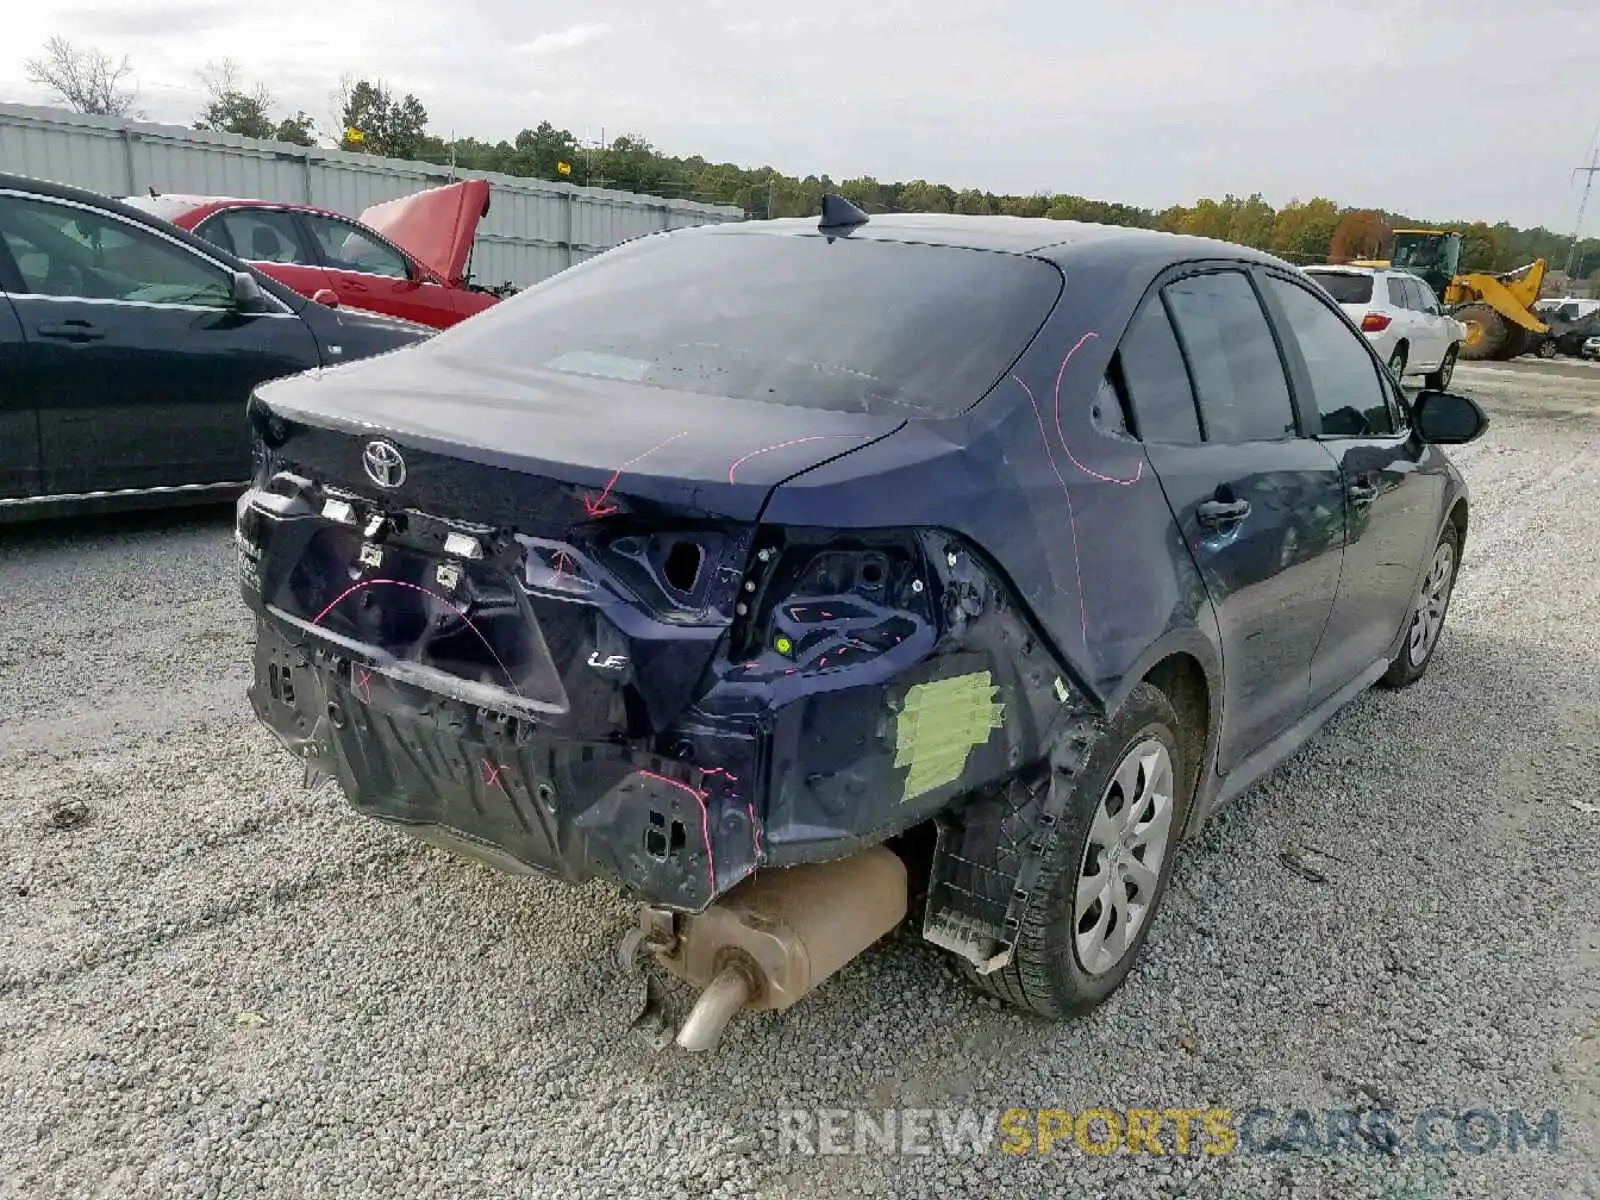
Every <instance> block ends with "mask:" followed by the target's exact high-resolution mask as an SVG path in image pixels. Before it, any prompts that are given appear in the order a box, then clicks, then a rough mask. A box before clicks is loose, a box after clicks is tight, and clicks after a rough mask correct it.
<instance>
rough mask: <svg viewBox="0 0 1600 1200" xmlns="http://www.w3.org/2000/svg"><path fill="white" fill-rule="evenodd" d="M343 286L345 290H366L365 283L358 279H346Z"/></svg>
mask: <svg viewBox="0 0 1600 1200" xmlns="http://www.w3.org/2000/svg"><path fill="white" fill-rule="evenodd" d="M344 288H345V291H347V292H364V291H366V290H367V285H366V284H364V283H362V282H361V281H360V280H356V279H347V280H345V282H344Z"/></svg>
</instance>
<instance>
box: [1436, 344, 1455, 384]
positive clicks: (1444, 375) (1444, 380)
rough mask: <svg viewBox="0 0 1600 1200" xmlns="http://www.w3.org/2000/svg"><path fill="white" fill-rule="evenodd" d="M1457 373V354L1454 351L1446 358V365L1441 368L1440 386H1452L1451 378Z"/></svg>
mask: <svg viewBox="0 0 1600 1200" xmlns="http://www.w3.org/2000/svg"><path fill="white" fill-rule="evenodd" d="M1455 373H1456V352H1455V351H1454V350H1452V351H1450V353H1448V354H1446V355H1445V356H1444V365H1442V366H1441V367H1440V368H1439V386H1440V387H1441V388H1446V387H1449V386H1450V376H1452V375H1454V374H1455Z"/></svg>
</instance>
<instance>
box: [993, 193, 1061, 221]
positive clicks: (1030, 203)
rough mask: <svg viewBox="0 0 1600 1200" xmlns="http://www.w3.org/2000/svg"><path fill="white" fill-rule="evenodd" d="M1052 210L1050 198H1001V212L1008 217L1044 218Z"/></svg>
mask: <svg viewBox="0 0 1600 1200" xmlns="http://www.w3.org/2000/svg"><path fill="white" fill-rule="evenodd" d="M1049 208H1050V197H1048V196H1001V197H1000V211H1001V213H1002V214H1004V215H1005V216H1008V217H1042V216H1044V215H1045V213H1046V212H1048V211H1049Z"/></svg>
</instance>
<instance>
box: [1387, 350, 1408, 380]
mask: <svg viewBox="0 0 1600 1200" xmlns="http://www.w3.org/2000/svg"><path fill="white" fill-rule="evenodd" d="M1405 369H1406V360H1405V356H1404V355H1403V354H1401V353H1400V352H1399V351H1398V350H1396V351H1395V352H1394V354H1393V356H1392V357H1391V358H1390V359H1389V371H1390V373H1391V374H1393V375H1394V377H1395V378H1396V379H1399V378H1400V373H1401V372H1402V371H1404V370H1405Z"/></svg>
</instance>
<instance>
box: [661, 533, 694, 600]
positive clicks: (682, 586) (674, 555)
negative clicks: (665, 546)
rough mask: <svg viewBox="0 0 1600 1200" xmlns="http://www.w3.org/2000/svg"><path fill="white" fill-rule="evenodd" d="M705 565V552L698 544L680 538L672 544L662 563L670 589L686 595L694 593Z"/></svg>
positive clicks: (662, 571) (663, 573) (662, 570)
mask: <svg viewBox="0 0 1600 1200" xmlns="http://www.w3.org/2000/svg"><path fill="white" fill-rule="evenodd" d="M704 563H705V552H704V551H703V550H701V549H700V545H699V543H697V542H692V541H688V540H686V539H682V538H680V539H679V540H677V541H675V542H673V543H672V549H670V550H668V551H667V557H666V558H665V559H664V560H663V561H662V563H661V574H662V575H663V576H664V577H665V578H666V581H667V584H668V586H670V587H673V588H676V589H677V590H678V591H680V592H683V593H684V594H685V595H687V594H689V593H692V592H693V591H694V588H695V584H696V583H698V582H699V581H700V568H701V566H702V565H703V564H704Z"/></svg>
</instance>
